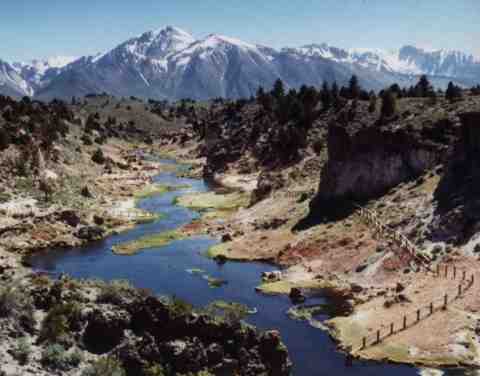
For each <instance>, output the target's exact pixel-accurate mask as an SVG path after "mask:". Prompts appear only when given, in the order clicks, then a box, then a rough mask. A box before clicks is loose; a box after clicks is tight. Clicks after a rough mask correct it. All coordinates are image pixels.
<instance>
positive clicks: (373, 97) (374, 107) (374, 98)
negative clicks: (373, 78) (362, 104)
mask: <svg viewBox="0 0 480 376" xmlns="http://www.w3.org/2000/svg"><path fill="white" fill-rule="evenodd" d="M369 101H370V102H369V104H368V112H370V113H373V112H375V111H376V110H377V96H376V95H375V93H374V92H373V91H371V92H370V100H369Z"/></svg>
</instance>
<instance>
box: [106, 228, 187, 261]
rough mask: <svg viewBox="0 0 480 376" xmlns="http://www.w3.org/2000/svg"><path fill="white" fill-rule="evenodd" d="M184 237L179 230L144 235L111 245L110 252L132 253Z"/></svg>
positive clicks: (119, 253)
mask: <svg viewBox="0 0 480 376" xmlns="http://www.w3.org/2000/svg"><path fill="white" fill-rule="evenodd" d="M183 238H185V235H183V234H182V233H181V232H179V231H176V230H173V231H166V232H162V233H159V234H154V235H149V236H144V237H142V238H139V239H137V240H133V241H131V242H128V243H123V244H119V245H116V246H114V247H112V252H113V253H115V254H117V255H134V254H136V253H138V252H139V251H141V250H142V249H149V248H157V247H163V246H165V245H167V244H170V243H171V242H173V241H175V240H180V239H183Z"/></svg>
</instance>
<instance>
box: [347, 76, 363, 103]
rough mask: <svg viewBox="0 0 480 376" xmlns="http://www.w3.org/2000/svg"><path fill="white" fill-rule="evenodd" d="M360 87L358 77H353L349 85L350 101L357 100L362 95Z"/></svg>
mask: <svg viewBox="0 0 480 376" xmlns="http://www.w3.org/2000/svg"><path fill="white" fill-rule="evenodd" d="M360 90H361V89H360V85H359V84H358V77H357V76H355V75H353V76H352V78H350V81H349V84H348V93H349V98H350V99H356V98H358V97H359V95H360Z"/></svg>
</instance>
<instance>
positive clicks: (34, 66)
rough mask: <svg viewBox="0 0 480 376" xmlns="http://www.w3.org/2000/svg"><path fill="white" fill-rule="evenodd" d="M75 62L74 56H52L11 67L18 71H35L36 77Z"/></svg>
mask: <svg viewBox="0 0 480 376" xmlns="http://www.w3.org/2000/svg"><path fill="white" fill-rule="evenodd" d="M75 60H77V57H75V56H53V57H49V58H47V59H34V60H31V61H28V62H20V63H14V64H13V66H14V67H15V69H17V70H19V71H20V70H22V69H28V70H33V71H35V72H36V74H38V75H44V74H45V72H46V71H47V70H49V69H52V68H63V67H65V66H67V65H68V64H70V63H72V62H74V61H75Z"/></svg>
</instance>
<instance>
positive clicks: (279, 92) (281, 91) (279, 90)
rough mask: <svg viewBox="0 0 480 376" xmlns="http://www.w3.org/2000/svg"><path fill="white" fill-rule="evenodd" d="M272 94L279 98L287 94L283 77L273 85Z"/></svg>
mask: <svg viewBox="0 0 480 376" xmlns="http://www.w3.org/2000/svg"><path fill="white" fill-rule="evenodd" d="M272 96H273V97H274V98H275V99H277V100H278V99H280V98H283V97H284V96H285V87H284V85H283V81H282V80H281V79H278V80H276V81H275V84H274V85H273V90H272Z"/></svg>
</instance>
